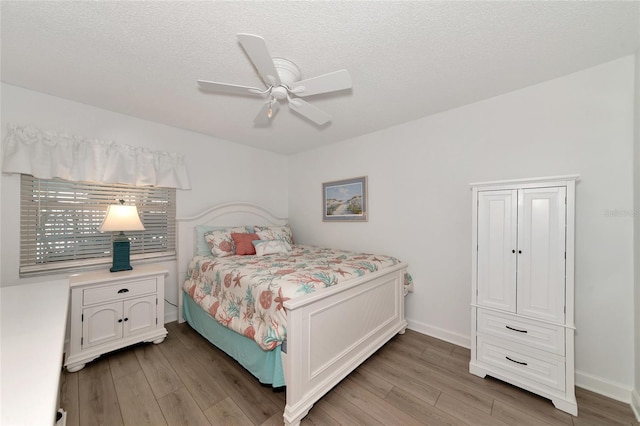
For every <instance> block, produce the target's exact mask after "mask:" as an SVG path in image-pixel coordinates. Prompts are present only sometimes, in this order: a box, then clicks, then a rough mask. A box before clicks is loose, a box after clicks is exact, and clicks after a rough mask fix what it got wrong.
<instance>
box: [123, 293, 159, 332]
mask: <svg viewBox="0 0 640 426" xmlns="http://www.w3.org/2000/svg"><path fill="white" fill-rule="evenodd" d="M156 305H157V299H156V296H155V295H151V296H147V297H141V298H139V299H133V300H127V301H125V302H124V314H123V316H124V318H123V323H122V324H123V326H124V336H125V337H127V336H131V335H135V334H140V333H145V332H147V331H149V330H153V329H154V328H156V323H157V321H158V317H157V316H156Z"/></svg>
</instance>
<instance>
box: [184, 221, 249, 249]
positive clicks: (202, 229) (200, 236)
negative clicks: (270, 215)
mask: <svg viewBox="0 0 640 426" xmlns="http://www.w3.org/2000/svg"><path fill="white" fill-rule="evenodd" d="M231 228H239V227H236V226H209V225H197V226H196V256H211V249H210V248H209V244H207V241H206V240H205V239H204V234H206V233H207V232H209V231H220V230H226V229H231ZM245 228H246V231H245V232H253V226H246V227H245Z"/></svg>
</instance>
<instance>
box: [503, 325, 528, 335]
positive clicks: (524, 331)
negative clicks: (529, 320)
mask: <svg viewBox="0 0 640 426" xmlns="http://www.w3.org/2000/svg"><path fill="white" fill-rule="evenodd" d="M505 327H506V328H508V329H509V330H513V331H517V332H518V333H526V332H527V330H518V329H517V328H513V327H509V326H508V325H505Z"/></svg>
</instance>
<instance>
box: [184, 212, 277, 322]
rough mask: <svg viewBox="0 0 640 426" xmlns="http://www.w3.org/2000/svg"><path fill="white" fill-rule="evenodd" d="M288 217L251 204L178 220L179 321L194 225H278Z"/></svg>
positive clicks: (192, 244) (191, 251) (193, 243)
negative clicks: (276, 214)
mask: <svg viewBox="0 0 640 426" xmlns="http://www.w3.org/2000/svg"><path fill="white" fill-rule="evenodd" d="M285 224H287V218H283V217H278V216H275V215H273V214H272V213H271V212H269V211H268V210H266V209H264V208H262V207H260V206H258V205H255V204H251V203H240V202H237V203H226V204H219V205H217V206H213V207H210V208H208V209H206V210H205V211H203V212H201V213H200V214H197V215H195V216H192V217H186V218H180V219H178V220H177V234H178V253H177V268H176V269H177V271H178V322H183V321H184V320H183V319H182V284H183V283H184V280H185V279H186V277H187V269H188V267H189V262H190V261H191V259H192V258H193V256H194V255H195V253H196V245H197V241H196V238H195V237H196V226H197V225H207V226H243V225H244V226H250V225H261V226H281V225H285Z"/></svg>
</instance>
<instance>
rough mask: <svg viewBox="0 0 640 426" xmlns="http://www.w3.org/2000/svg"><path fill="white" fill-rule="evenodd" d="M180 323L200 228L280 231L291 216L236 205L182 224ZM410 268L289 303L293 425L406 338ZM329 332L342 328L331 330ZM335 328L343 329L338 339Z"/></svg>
mask: <svg viewBox="0 0 640 426" xmlns="http://www.w3.org/2000/svg"><path fill="white" fill-rule="evenodd" d="M177 222H178V277H179V283H178V300H179V303H178V321H179V322H184V319H183V317H182V297H183V292H182V283H183V280H184V279H186V276H187V269H188V265H189V261H190V260H191V258H192V257H193V256H194V253H195V250H196V241H195V235H196V231H195V227H196V225H210V226H243V225H263V226H277V225H284V224H286V223H287V219H286V218H280V217H276V216H274V215H272V214H271V213H269V212H268V211H267V210H265V209H263V208H261V207H259V206H257V205H254V204H249V203H228V204H222V205H218V206H215V207H212V208H210V209H208V210H206V211H204V212H202V213H201V214H199V215H197V216H194V217H190V218H184V219H178V221H177ZM406 267H407V265H406V264H404V263H401V264H398V265H395V266H394V267H392V268H388V269H385V270H384V271H378V272H376V273H373V274H369V275H366V276H364V277H362V278H358V279H356V280H352V281H350V282H349V283H348V284H340V285H338V286H335V287H328V288H325V289H322V290H318V291H316V292H315V293H312V294H308V295H304V296H302V297H298V298H295V299H293V300H288V301H286V302H285V303H284V306H285V308H286V309H287V350H286V352H287V353H286V354H285V352H284V350H283V351H282V363H283V370H284V377H285V382H286V400H287V402H286V406H285V410H284V415H283V417H284V423H285V425H298V424H300V421H301V420H302V418H303V417H304V416H306V415H307V413H308V412H309V410H310V409H311V407H313V404H314V403H315V402H317V401H318V400H319V399H320V398H322V396H323V395H324V394H326V393H327V392H328V391H329V390H331V388H333V387H334V386H335V385H336V384H338V383H339V382H340V381H341V380H342V379H344V378H345V377H346V376H347V375H348V374H349V373H351V372H352V371H353V370H355V369H356V368H357V367H358V366H359V365H360V364H361V363H362V362H364V361H365V360H366V359H367V358H368V357H369V356H371V355H372V354H373V353H375V352H376V351H377V350H378V349H379V348H380V347H381V346H382V345H384V344H385V343H386V342H387V341H389V340H390V339H391V338H392V337H393V336H395V335H396V334H402V333H404V331H405V329H406V327H407V321H406V320H405V318H404V292H403V291H404V288H403V284H404V273H405V272H406ZM329 330H334V331H333V332H330V331H329ZM335 330H340V331H341V332H340V334H338V335H336V334H335Z"/></svg>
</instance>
